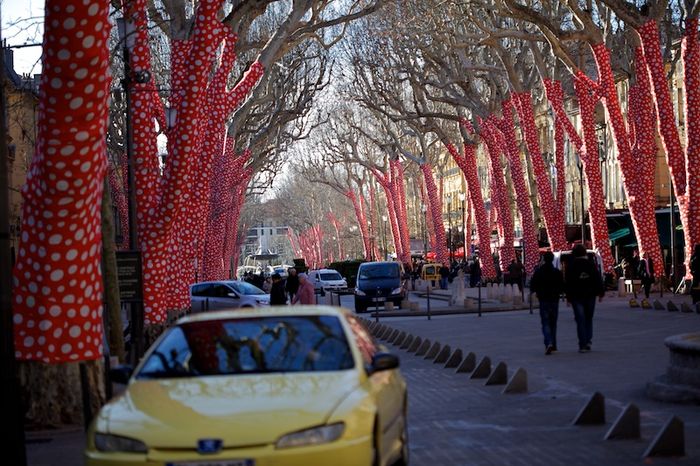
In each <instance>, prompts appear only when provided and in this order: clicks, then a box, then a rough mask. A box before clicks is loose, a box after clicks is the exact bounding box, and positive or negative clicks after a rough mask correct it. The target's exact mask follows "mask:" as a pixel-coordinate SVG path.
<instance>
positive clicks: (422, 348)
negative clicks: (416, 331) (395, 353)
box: [416, 338, 431, 356]
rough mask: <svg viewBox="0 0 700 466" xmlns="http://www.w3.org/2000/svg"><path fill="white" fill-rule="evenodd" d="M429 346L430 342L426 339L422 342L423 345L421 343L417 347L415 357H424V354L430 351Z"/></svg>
mask: <svg viewBox="0 0 700 466" xmlns="http://www.w3.org/2000/svg"><path fill="white" fill-rule="evenodd" d="M430 345H431V343H430V340H428V339H427V338H426V339H425V340H423V343H421V345H420V346H419V347H418V350H417V351H416V356H424V355H425V353H427V352H428V350H429V349H430Z"/></svg>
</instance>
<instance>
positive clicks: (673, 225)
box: [668, 172, 676, 294]
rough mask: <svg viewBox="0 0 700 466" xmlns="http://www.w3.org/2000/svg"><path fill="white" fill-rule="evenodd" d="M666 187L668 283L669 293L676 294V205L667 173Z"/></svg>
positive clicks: (669, 176) (671, 183)
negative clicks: (667, 189) (669, 247)
mask: <svg viewBox="0 0 700 466" xmlns="http://www.w3.org/2000/svg"><path fill="white" fill-rule="evenodd" d="M668 179H669V181H668V185H669V194H668V197H669V199H668V201H669V202H668V203H669V204H670V205H669V207H670V211H671V215H670V216H671V270H670V272H669V274H668V277H669V281H670V282H671V293H673V294H676V286H675V281H676V216H675V212H674V210H675V206H674V204H675V203H676V201H675V197H674V195H673V182H672V181H671V174H670V172H669V175H668Z"/></svg>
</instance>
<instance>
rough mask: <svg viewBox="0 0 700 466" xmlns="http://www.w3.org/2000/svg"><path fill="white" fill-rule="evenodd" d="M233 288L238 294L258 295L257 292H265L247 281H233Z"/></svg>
mask: <svg viewBox="0 0 700 466" xmlns="http://www.w3.org/2000/svg"><path fill="white" fill-rule="evenodd" d="M233 288H234V289H235V290H236V291H238V292H239V293H240V294H244V295H258V294H266V293H265V292H264V291H263V290H261V289H260V288H258V287H257V286H255V285H251V284H250V283H248V282H243V281H239V282H234V283H233Z"/></svg>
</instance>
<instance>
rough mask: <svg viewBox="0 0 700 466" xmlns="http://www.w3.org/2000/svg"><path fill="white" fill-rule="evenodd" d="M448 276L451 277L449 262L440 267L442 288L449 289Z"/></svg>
mask: <svg viewBox="0 0 700 466" xmlns="http://www.w3.org/2000/svg"><path fill="white" fill-rule="evenodd" d="M448 278H450V268H449V267H448V266H447V264H442V267H440V289H441V290H446V289H447V279H448Z"/></svg>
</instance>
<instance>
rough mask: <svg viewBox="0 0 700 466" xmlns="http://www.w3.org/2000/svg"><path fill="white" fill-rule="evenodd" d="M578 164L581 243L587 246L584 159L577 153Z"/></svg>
mask: <svg viewBox="0 0 700 466" xmlns="http://www.w3.org/2000/svg"><path fill="white" fill-rule="evenodd" d="M576 166H577V167H578V177H579V178H578V179H579V193H580V195H581V244H583V245H584V246H586V204H585V202H584V200H583V160H581V156H580V155H579V154H578V153H577V154H576Z"/></svg>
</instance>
